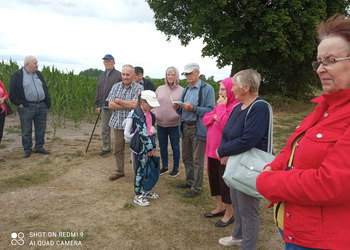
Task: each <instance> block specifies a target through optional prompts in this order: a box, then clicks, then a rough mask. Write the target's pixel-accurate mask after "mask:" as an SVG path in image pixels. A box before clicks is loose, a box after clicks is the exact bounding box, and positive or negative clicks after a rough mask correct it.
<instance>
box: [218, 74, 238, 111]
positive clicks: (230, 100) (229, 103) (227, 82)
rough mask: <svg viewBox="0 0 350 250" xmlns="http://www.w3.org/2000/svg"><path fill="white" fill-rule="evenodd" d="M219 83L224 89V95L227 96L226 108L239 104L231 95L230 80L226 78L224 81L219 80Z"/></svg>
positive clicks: (233, 95) (231, 83) (231, 84)
mask: <svg viewBox="0 0 350 250" xmlns="http://www.w3.org/2000/svg"><path fill="white" fill-rule="evenodd" d="M220 83H222V84H224V86H225V89H226V95H227V104H226V107H233V106H234V105H235V104H237V103H239V101H238V100H236V97H235V94H233V92H232V86H233V81H232V78H226V79H224V80H221V81H220Z"/></svg>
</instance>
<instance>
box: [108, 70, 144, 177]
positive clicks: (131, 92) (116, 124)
mask: <svg viewBox="0 0 350 250" xmlns="http://www.w3.org/2000/svg"><path fill="white" fill-rule="evenodd" d="M134 74H135V71H134V67H133V66H131V65H129V64H126V65H124V66H123V68H122V81H121V82H118V83H116V84H114V85H113V87H112V89H111V91H110V92H109V95H108V97H107V102H108V108H109V109H111V110H113V112H112V116H111V119H110V121H109V126H110V127H111V128H113V132H114V150H113V154H114V156H115V160H116V164H117V171H116V173H115V174H114V175H112V176H110V177H109V180H110V181H114V180H117V179H119V178H121V177H123V176H124V148H125V140H124V128H123V121H124V120H125V119H126V118H127V116H128V114H129V112H130V110H133V109H135V108H136V107H137V106H138V96H139V94H141V91H142V90H143V87H142V86H141V85H140V84H137V83H136V82H134V81H133V79H134Z"/></svg>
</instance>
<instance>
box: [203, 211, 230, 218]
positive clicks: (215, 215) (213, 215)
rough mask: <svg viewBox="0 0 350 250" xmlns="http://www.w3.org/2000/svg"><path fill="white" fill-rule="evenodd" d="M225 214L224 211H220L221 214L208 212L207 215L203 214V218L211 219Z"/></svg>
mask: <svg viewBox="0 0 350 250" xmlns="http://www.w3.org/2000/svg"><path fill="white" fill-rule="evenodd" d="M225 212H226V210H222V211H221V212H218V213H216V214H213V213H212V212H208V213H206V214H204V217H205V218H213V217H219V216H224V215H225Z"/></svg>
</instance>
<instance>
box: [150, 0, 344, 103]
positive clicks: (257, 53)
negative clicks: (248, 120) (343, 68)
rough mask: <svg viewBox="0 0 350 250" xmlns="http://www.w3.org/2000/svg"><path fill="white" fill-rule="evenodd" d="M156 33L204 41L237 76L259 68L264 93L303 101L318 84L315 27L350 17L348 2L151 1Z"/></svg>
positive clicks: (206, 53) (185, 41) (184, 41)
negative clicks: (314, 65) (331, 19)
mask: <svg viewBox="0 0 350 250" xmlns="http://www.w3.org/2000/svg"><path fill="white" fill-rule="evenodd" d="M147 2H148V4H149V6H150V8H151V9H152V10H153V11H154V13H155V14H154V18H155V24H156V27H157V29H158V30H160V31H162V32H164V33H165V34H166V35H167V36H168V40H169V39H170V37H171V36H175V37H177V38H179V39H180V41H181V43H182V44H183V45H187V44H188V43H189V42H190V41H191V40H192V39H194V38H197V37H199V38H203V40H204V44H205V46H204V48H203V49H202V55H203V56H209V57H213V56H214V57H216V58H217V65H218V67H224V66H226V65H231V66H232V72H231V74H232V75H233V74H234V73H235V72H237V71H239V70H242V69H246V68H254V69H257V70H258V71H259V72H260V73H261V74H262V76H263V79H264V80H263V84H262V87H261V91H262V93H263V94H266V93H269V94H277V93H278V94H281V95H284V96H288V97H291V98H294V99H304V98H306V97H307V96H308V95H310V94H311V93H312V91H313V88H312V87H313V86H319V83H318V82H319V81H318V79H317V76H316V74H315V73H313V69H312V67H311V65H310V63H311V61H312V60H314V58H315V55H316V47H317V39H316V24H317V23H318V22H319V21H320V20H321V19H325V18H326V17H328V16H330V15H333V14H335V13H343V14H346V11H345V9H346V7H348V5H349V0H327V1H325V0H322V1H319V0H306V1H305V0H289V1H287V0H276V1H259V0H251V1H247V0H241V1H237V0H210V1H209V0H191V1H189V0H181V1H180V0H169V1H163V0H147Z"/></svg>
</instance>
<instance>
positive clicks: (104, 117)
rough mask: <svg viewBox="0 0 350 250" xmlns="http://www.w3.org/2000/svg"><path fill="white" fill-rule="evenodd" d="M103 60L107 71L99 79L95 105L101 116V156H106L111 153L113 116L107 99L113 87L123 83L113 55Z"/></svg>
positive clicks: (106, 56)
mask: <svg viewBox="0 0 350 250" xmlns="http://www.w3.org/2000/svg"><path fill="white" fill-rule="evenodd" d="M102 59H103V64H104V66H105V69H106V70H105V71H104V72H102V73H101V75H100V76H99V77H98V81H97V89H96V95H95V103H96V105H97V113H98V114H101V136H102V151H101V152H100V155H106V154H108V153H109V152H110V151H111V127H110V126H109V125H108V124H109V120H110V119H111V115H112V110H110V109H109V108H108V102H107V101H106V99H107V97H108V94H109V92H110V91H111V89H112V87H113V85H114V84H115V83H117V82H121V81H122V74H121V73H120V71H118V70H116V69H115V68H114V65H115V60H114V57H113V56H112V55H110V54H107V55H105V56H104V57H103V58H102Z"/></svg>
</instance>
